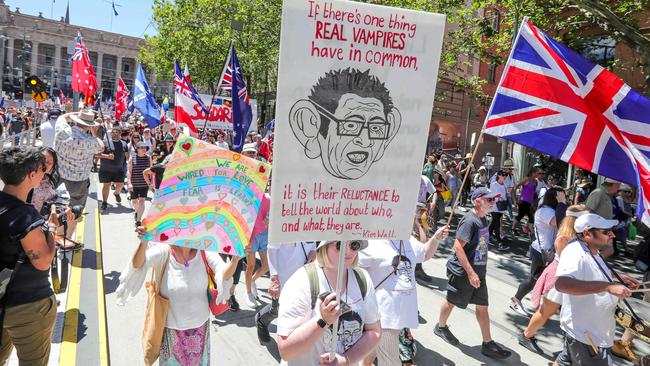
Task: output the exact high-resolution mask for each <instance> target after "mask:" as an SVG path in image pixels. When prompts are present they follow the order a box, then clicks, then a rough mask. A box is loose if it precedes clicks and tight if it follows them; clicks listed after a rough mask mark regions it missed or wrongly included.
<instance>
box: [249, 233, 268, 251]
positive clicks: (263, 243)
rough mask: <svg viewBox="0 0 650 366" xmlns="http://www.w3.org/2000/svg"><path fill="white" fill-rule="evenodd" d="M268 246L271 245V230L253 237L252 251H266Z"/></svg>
mask: <svg viewBox="0 0 650 366" xmlns="http://www.w3.org/2000/svg"><path fill="white" fill-rule="evenodd" d="M268 246H269V231H268V230H264V231H262V232H261V233H259V234H257V235H256V236H255V237H254V238H253V246H252V247H251V253H257V252H266V248H267V247H268Z"/></svg>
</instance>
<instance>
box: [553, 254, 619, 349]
mask: <svg viewBox="0 0 650 366" xmlns="http://www.w3.org/2000/svg"><path fill="white" fill-rule="evenodd" d="M587 250H588V249H587V247H586V246H585V245H583V244H582V243H580V242H578V241H574V242H572V243H569V245H567V246H566V248H564V250H563V251H562V256H561V257H560V264H559V265H558V267H557V272H556V273H555V276H556V277H570V278H574V279H576V280H581V281H607V278H606V277H605V276H604V275H603V273H602V272H601V270H600V269H599V268H598V265H597V264H596V261H595V260H594V258H593V257H592V256H591V254H590V253H589V252H588V251H587ZM594 257H595V258H596V260H597V261H598V262H599V263H600V266H601V267H602V269H603V270H605V271H607V274H608V276H610V278H611V272H610V271H609V269H608V268H607V266H606V265H605V263H604V262H603V260H602V259H601V258H600V256H597V255H595V256H594ZM616 303H617V299H616V297H615V296H612V295H610V294H608V293H607V292H601V293H598V294H592V295H582V296H574V295H568V294H563V296H562V311H561V313H560V326H561V327H562V329H563V330H564V331H565V332H566V333H567V334H568V335H569V336H571V337H572V338H574V339H576V340H578V341H580V342H582V343H584V344H587V345H588V344H590V342H589V340H588V338H587V337H586V336H585V331H588V332H589V334H590V335H591V338H592V339H593V341H594V343H595V344H596V346H597V347H611V346H612V343H613V341H614V336H615V335H616V321H615V320H614V315H613V314H614V309H615V307H616Z"/></svg>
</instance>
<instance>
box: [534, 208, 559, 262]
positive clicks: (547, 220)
mask: <svg viewBox="0 0 650 366" xmlns="http://www.w3.org/2000/svg"><path fill="white" fill-rule="evenodd" d="M553 218H555V210H554V209H552V208H550V207H548V206H542V207H540V208H538V209H537V211H535V230H536V233H535V241H533V244H532V246H533V249H535V250H536V251H538V252H540V253H541V252H542V248H540V243H539V241H540V240H541V242H542V243H541V244H542V245H543V249H544V250H547V251H549V250H553V248H554V247H555V236H557V225H552V224H551V221H552V220H553ZM537 235H539V238H538V237H537Z"/></svg>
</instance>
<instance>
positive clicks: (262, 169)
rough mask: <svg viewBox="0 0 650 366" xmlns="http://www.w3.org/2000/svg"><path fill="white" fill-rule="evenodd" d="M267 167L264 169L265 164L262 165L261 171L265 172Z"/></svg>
mask: <svg viewBox="0 0 650 366" xmlns="http://www.w3.org/2000/svg"><path fill="white" fill-rule="evenodd" d="M265 171H266V169H264V165H260V173H264V172H265Z"/></svg>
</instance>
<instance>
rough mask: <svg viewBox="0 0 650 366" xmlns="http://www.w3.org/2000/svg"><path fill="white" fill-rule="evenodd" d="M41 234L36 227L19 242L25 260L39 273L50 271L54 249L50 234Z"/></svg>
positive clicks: (40, 230)
mask: <svg viewBox="0 0 650 366" xmlns="http://www.w3.org/2000/svg"><path fill="white" fill-rule="evenodd" d="M43 234H44V233H43V230H42V229H41V228H40V227H37V228H35V229H34V230H32V231H30V232H29V233H28V234H27V235H26V236H25V237H24V238H22V239H21V240H20V243H21V244H22V246H23V249H24V250H25V254H27V258H29V261H30V262H31V263H32V265H33V266H34V268H36V269H38V270H40V271H46V270H48V269H50V265H51V264H52V258H54V249H55V247H54V245H55V244H54V240H53V238H52V234H51V233H45V235H43Z"/></svg>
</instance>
